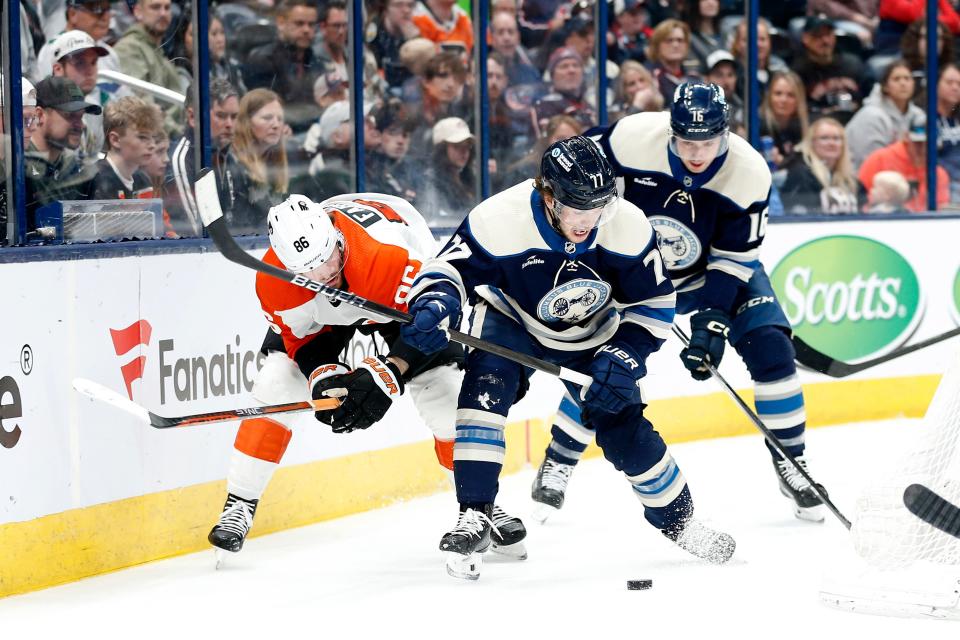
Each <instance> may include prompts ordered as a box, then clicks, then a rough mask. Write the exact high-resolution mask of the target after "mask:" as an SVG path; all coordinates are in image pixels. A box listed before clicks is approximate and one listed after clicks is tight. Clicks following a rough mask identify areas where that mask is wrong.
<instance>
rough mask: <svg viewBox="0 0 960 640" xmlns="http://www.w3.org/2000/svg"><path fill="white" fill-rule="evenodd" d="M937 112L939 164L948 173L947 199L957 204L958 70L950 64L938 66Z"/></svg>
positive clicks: (959, 145)
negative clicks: (948, 196)
mask: <svg viewBox="0 0 960 640" xmlns="http://www.w3.org/2000/svg"><path fill="white" fill-rule="evenodd" d="M937 115H938V117H937V131H939V132H940V143H941V144H940V153H939V157H940V164H941V165H943V168H944V169H946V170H947V173H948V174H950V202H951V203H953V204H957V203H960V69H958V68H957V65H956V64H954V63H950V64H948V65H946V66H945V67H940V81H939V82H938V83H937Z"/></svg>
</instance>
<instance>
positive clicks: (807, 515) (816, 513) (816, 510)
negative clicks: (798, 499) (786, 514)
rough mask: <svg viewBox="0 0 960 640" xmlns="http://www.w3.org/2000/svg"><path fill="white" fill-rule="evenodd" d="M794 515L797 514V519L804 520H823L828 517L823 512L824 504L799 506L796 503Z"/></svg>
mask: <svg viewBox="0 0 960 640" xmlns="http://www.w3.org/2000/svg"><path fill="white" fill-rule="evenodd" d="M793 515H794V516H796V518H797V520H803V521H804V522H823V521H824V520H825V519H826V516H825V515H824V513H823V505H817V506H815V507H798V506H797V505H796V504H794V505H793Z"/></svg>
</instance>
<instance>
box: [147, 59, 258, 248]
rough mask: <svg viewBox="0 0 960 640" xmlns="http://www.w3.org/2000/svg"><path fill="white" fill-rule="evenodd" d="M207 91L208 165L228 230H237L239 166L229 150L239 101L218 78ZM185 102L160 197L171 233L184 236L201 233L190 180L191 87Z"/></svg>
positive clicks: (193, 159)
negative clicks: (181, 129) (180, 134)
mask: <svg viewBox="0 0 960 640" xmlns="http://www.w3.org/2000/svg"><path fill="white" fill-rule="evenodd" d="M209 95H210V145H211V147H212V149H211V153H210V163H211V168H212V169H213V172H214V175H215V176H216V181H217V191H218V193H219V195H220V208H221V209H222V210H223V215H224V218H225V219H226V221H227V226H228V227H229V228H230V230H231V231H232V232H234V233H240V231H235V223H234V210H233V209H234V202H235V200H236V192H235V190H236V183H237V181H238V179H239V175H240V168H239V167H238V165H237V160H236V158H234V157H233V154H232V153H231V151H230V148H231V145H232V144H233V138H234V134H235V132H236V126H237V117H238V116H239V114H240V101H239V98H238V96H237V90H236V88H234V86H233V85H231V84H230V83H229V82H227V81H226V80H224V79H222V78H214V79H213V80H211V81H210V87H209ZM185 106H186V110H185V111H186V125H187V126H186V127H184V132H183V137H182V138H181V139H180V141H179V142H177V144H176V146H175V147H174V149H173V153H172V154H170V155H171V157H170V175H169V176H168V178H167V183H166V184H165V185H164V192H163V200H164V208H165V209H166V210H167V212H168V213H169V216H170V226H171V227H172V228H173V231H174V233H176V234H177V235H178V236H180V237H184V238H199V237H200V236H202V235H203V221H202V220H201V219H200V210H199V209H198V208H197V202H196V199H195V198H194V192H193V183H194V182H195V181H196V179H197V171H196V168H195V167H196V165H195V162H196V147H195V145H194V135H195V131H196V130H197V117H196V107H195V106H194V104H193V90H192V88H191V89H188V90H187V103H186V105H185Z"/></svg>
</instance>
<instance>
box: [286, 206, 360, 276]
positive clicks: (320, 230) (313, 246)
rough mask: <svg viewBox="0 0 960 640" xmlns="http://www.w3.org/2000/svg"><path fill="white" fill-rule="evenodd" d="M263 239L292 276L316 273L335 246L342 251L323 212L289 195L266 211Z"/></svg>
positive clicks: (336, 231) (336, 232)
mask: <svg viewBox="0 0 960 640" xmlns="http://www.w3.org/2000/svg"><path fill="white" fill-rule="evenodd" d="M267 235H269V236H270V246H271V247H273V250H274V251H275V252H276V254H277V257H278V258H280V261H281V262H282V263H283V264H284V265H285V266H286V267H287V269H288V270H290V271H292V272H294V273H306V272H308V271H311V270H313V269H316V268H317V267H319V266H320V265H322V264H323V263H325V262H326V261H327V260H329V259H330V257H331V256H332V255H333V252H334V250H336V249H337V248H338V246H339V248H340V249H343V234H342V233H340V230H339V229H337V228H336V227H334V226H333V222H332V221H331V220H330V216H329V215H328V214H327V212H326V211H325V210H324V208H323V207H321V206H320V205H319V204H317V203H316V202H314V201H313V200H311V199H310V198H308V197H306V196H301V195H291V196H289V197H288V198H287V199H286V200H284V201H283V202H282V203H280V204H278V205H275V206H273V207H270V211H269V213H267Z"/></svg>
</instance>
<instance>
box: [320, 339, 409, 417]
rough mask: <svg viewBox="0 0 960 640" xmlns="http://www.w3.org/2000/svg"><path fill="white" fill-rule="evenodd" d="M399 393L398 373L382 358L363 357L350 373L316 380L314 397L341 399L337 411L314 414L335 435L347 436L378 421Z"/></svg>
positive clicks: (400, 390) (399, 379) (401, 381)
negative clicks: (346, 434)
mask: <svg viewBox="0 0 960 640" xmlns="http://www.w3.org/2000/svg"><path fill="white" fill-rule="evenodd" d="M402 393H403V380H402V379H401V377H400V370H399V369H398V368H397V365H395V364H393V363H392V362H389V361H387V359H386V358H384V357H383V356H380V357H377V358H375V357H373V356H369V357H367V358H364V359H363V362H361V363H360V365H359V366H358V367H357V368H356V369H354V370H353V371H351V372H350V373H345V374H342V375H334V376H329V377H326V378H323V379H319V380H317V381H316V382H315V383H314V385H313V391H312V395H313V397H314V398H326V397H339V398H340V400H341V404H340V406H339V407H337V408H336V409H331V410H330V411H318V412H316V414H315V415H316V417H317V420H320V421H321V422H323V423H325V424H329V425H330V426H331V427H332V428H333V432H334V433H350V432H351V431H354V430H355V429H366V428H367V427H369V426H371V425H373V424H374V423H376V422H379V421H380V419H382V418H383V416H384V414H386V413H387V409H389V408H390V405H391V404H393V399H394V398H398V397H400V395H401V394H402Z"/></svg>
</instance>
